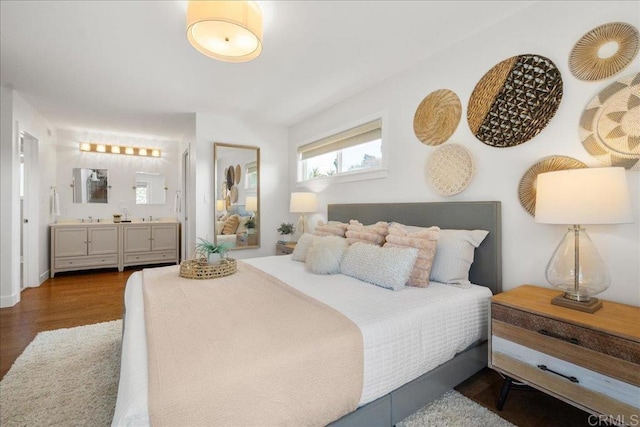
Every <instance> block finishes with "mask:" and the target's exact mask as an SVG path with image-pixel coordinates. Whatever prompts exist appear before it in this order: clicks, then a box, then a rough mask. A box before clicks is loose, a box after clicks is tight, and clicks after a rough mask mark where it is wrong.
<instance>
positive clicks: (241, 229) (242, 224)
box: [236, 216, 251, 234]
mask: <svg viewBox="0 0 640 427" xmlns="http://www.w3.org/2000/svg"><path fill="white" fill-rule="evenodd" d="M249 218H251V217H250V216H241V217H238V219H239V222H238V228H237V229H236V234H243V233H245V232H246V231H247V221H249Z"/></svg>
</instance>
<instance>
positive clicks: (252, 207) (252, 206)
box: [244, 196, 258, 212]
mask: <svg viewBox="0 0 640 427" xmlns="http://www.w3.org/2000/svg"><path fill="white" fill-rule="evenodd" d="M244 210H246V211H251V212H255V211H257V210H258V198H257V197H256V196H247V199H246V200H245V202H244Z"/></svg>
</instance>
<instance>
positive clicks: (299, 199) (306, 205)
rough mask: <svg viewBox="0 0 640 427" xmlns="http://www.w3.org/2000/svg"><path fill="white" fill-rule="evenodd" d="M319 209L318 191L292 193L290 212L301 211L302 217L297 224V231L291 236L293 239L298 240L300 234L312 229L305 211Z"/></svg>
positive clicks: (311, 211)
mask: <svg viewBox="0 0 640 427" xmlns="http://www.w3.org/2000/svg"><path fill="white" fill-rule="evenodd" d="M317 211H318V198H317V197H316V193H307V192H301V193H291V200H290V203H289V212H291V213H299V214H301V215H300V218H299V219H298V224H297V225H296V229H295V233H293V236H292V237H291V239H292V241H294V242H297V241H298V239H299V238H300V236H302V235H303V234H304V233H305V232H309V231H310V227H309V223H308V222H307V218H306V217H305V215H304V214H305V213H313V212H317Z"/></svg>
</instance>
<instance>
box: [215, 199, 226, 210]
mask: <svg viewBox="0 0 640 427" xmlns="http://www.w3.org/2000/svg"><path fill="white" fill-rule="evenodd" d="M224 205H225V203H224V199H218V200H216V210H217V211H223V210H224V208H225V206H224Z"/></svg>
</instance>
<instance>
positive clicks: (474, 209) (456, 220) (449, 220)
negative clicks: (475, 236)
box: [327, 202, 502, 294]
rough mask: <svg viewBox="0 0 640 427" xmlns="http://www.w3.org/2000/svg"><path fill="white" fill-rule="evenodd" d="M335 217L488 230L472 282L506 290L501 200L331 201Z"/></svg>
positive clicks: (330, 209) (471, 274) (495, 290)
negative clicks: (342, 202) (354, 202)
mask: <svg viewBox="0 0 640 427" xmlns="http://www.w3.org/2000/svg"><path fill="white" fill-rule="evenodd" d="M327 214H328V215H327V216H328V219H329V220H331V221H342V222H349V220H350V219H357V220H358V221H360V222H361V223H363V224H372V223H374V222H376V221H387V222H391V221H396V222H399V223H401V224H405V225H416V226H422V227H430V226H432V225H437V226H438V227H440V228H449V229H466V230H487V231H488V232H489V235H487V237H486V238H485V239H484V241H483V242H482V244H481V245H480V247H479V248H478V249H476V252H475V260H474V262H473V265H472V266H471V271H470V272H469V279H470V280H471V282H472V283H475V284H478V285H482V286H486V287H488V288H490V289H491V291H492V292H493V293H494V294H497V293H499V292H501V291H502V220H501V206H500V202H434V203H363V204H344V205H329V206H328V212H327Z"/></svg>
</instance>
